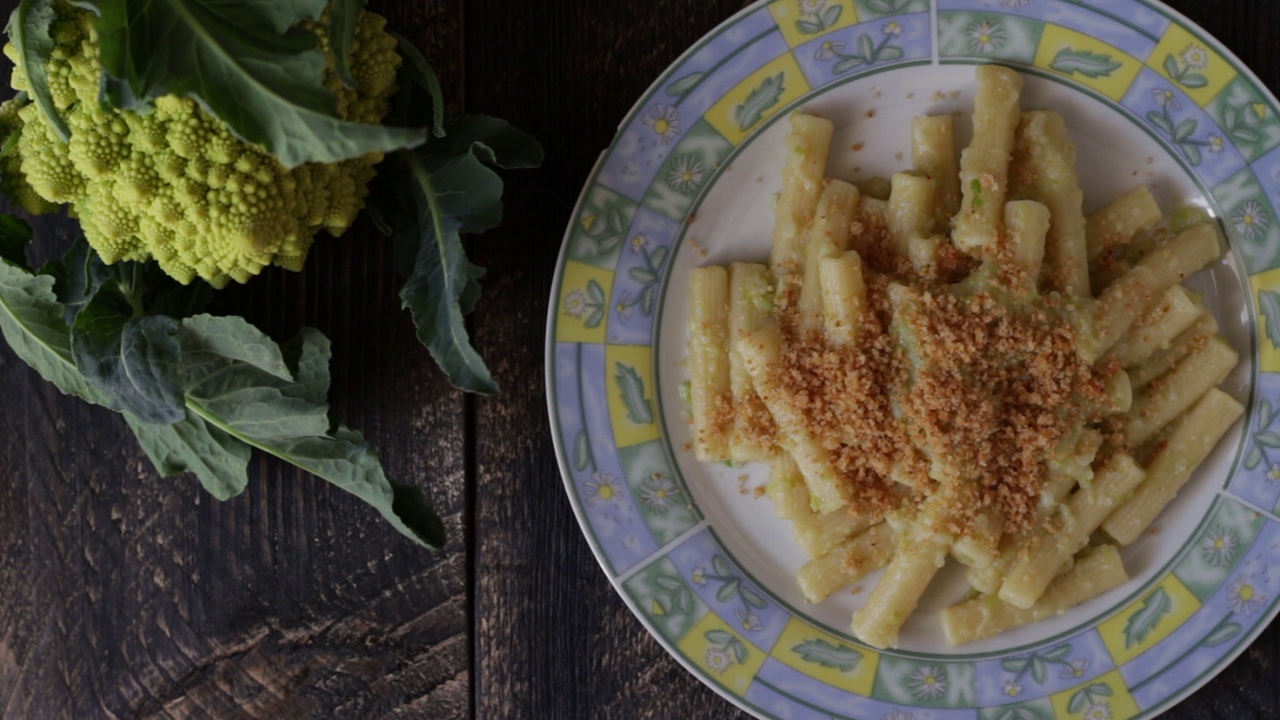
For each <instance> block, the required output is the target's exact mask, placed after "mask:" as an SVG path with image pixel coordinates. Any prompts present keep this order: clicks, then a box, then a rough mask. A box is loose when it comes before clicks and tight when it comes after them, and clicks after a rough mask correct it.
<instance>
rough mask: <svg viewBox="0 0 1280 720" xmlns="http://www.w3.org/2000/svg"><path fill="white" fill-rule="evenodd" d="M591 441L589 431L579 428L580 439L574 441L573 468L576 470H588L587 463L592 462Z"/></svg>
mask: <svg viewBox="0 0 1280 720" xmlns="http://www.w3.org/2000/svg"><path fill="white" fill-rule="evenodd" d="M589 443H590V440H589V439H588V438H587V431H586V430H579V431H578V439H577V440H576V441H574V443H573V468H574V469H575V470H578V471H582V470H586V469H587V465H589V464H590V463H591V446H590V445H589Z"/></svg>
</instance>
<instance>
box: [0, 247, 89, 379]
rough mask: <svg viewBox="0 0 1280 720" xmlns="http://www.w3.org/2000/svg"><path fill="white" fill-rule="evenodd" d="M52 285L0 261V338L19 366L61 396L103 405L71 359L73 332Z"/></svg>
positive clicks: (44, 278)
mask: <svg viewBox="0 0 1280 720" xmlns="http://www.w3.org/2000/svg"><path fill="white" fill-rule="evenodd" d="M53 284H54V279H53V278H52V277H49V276H48V275H34V274H32V273H31V272H30V271H29V270H26V269H24V268H21V267H18V266H16V265H13V264H12V263H10V262H8V261H7V260H0V332H3V334H4V339H5V340H6V341H7V342H8V343H9V347H11V348H13V352H14V354H15V355H17V356H18V357H19V358H21V359H22V361H23V362H25V363H26V364H28V365H30V366H31V367H33V368H35V370H36V372H38V373H40V376H41V377H43V378H44V379H45V380H48V381H49V382H51V383H53V384H54V385H56V386H57V387H58V389H59V390H61V391H62V392H64V393H66V394H68V395H75V396H77V397H80V398H83V399H84V400H87V401H89V402H91V403H95V404H101V398H99V397H98V394H97V393H96V392H95V391H94V390H92V389H91V388H90V387H89V384H88V383H87V382H86V381H85V379H84V376H83V375H81V374H80V371H79V370H77V369H76V366H75V362H74V361H73V360H72V359H71V328H69V327H67V323H66V321H65V320H64V319H63V314H64V313H65V308H64V307H63V306H62V303H60V302H58V298H57V296H55V295H54V293H53Z"/></svg>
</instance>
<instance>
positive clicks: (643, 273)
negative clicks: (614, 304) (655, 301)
mask: <svg viewBox="0 0 1280 720" xmlns="http://www.w3.org/2000/svg"><path fill="white" fill-rule="evenodd" d="M627 275H628V276H629V277H630V278H631V279H632V280H635V281H636V282H638V283H640V284H641V285H646V284H648V283H653V282H657V281H658V276H657V275H654V274H653V271H652V270H650V269H649V268H647V267H644V266H642V265H637V266H635V267H633V268H631V269H630V270H628V271H627Z"/></svg>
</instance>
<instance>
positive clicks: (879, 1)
mask: <svg viewBox="0 0 1280 720" xmlns="http://www.w3.org/2000/svg"><path fill="white" fill-rule="evenodd" d="M867 7H869V8H871V9H872V10H875V11H876V12H878V13H885V14H888V13H891V12H893V11H894V7H893V6H892V5H890V4H889V0H869V2H867Z"/></svg>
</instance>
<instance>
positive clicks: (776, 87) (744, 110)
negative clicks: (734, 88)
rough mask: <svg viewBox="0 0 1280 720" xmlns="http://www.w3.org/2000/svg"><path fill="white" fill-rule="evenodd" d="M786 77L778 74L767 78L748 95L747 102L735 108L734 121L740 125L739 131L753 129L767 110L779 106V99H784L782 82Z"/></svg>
mask: <svg viewBox="0 0 1280 720" xmlns="http://www.w3.org/2000/svg"><path fill="white" fill-rule="evenodd" d="M784 77H785V73H778V74H777V75H774V76H772V77H769V78H765V80H764V82H762V83H760V85H759V86H758V87H757V88H756V89H755V90H752V91H751V94H750V95H747V99H746V102H744V103H742V104H741V105H739V106H737V107H735V108H734V110H733V119H734V121H735V122H737V123H738V129H739V130H743V131H746V130H747V129H749V128H751V127H752V126H753V125H755V124H756V123H758V122H760V119H761V118H762V117H763V116H764V112H765V111H766V110H768V109H769V108H771V107H773V106H774V105H777V104H778V99H779V98H781V97H782V93H783V91H784V90H785V86H784V85H783V82H782V81H783V78H784Z"/></svg>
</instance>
